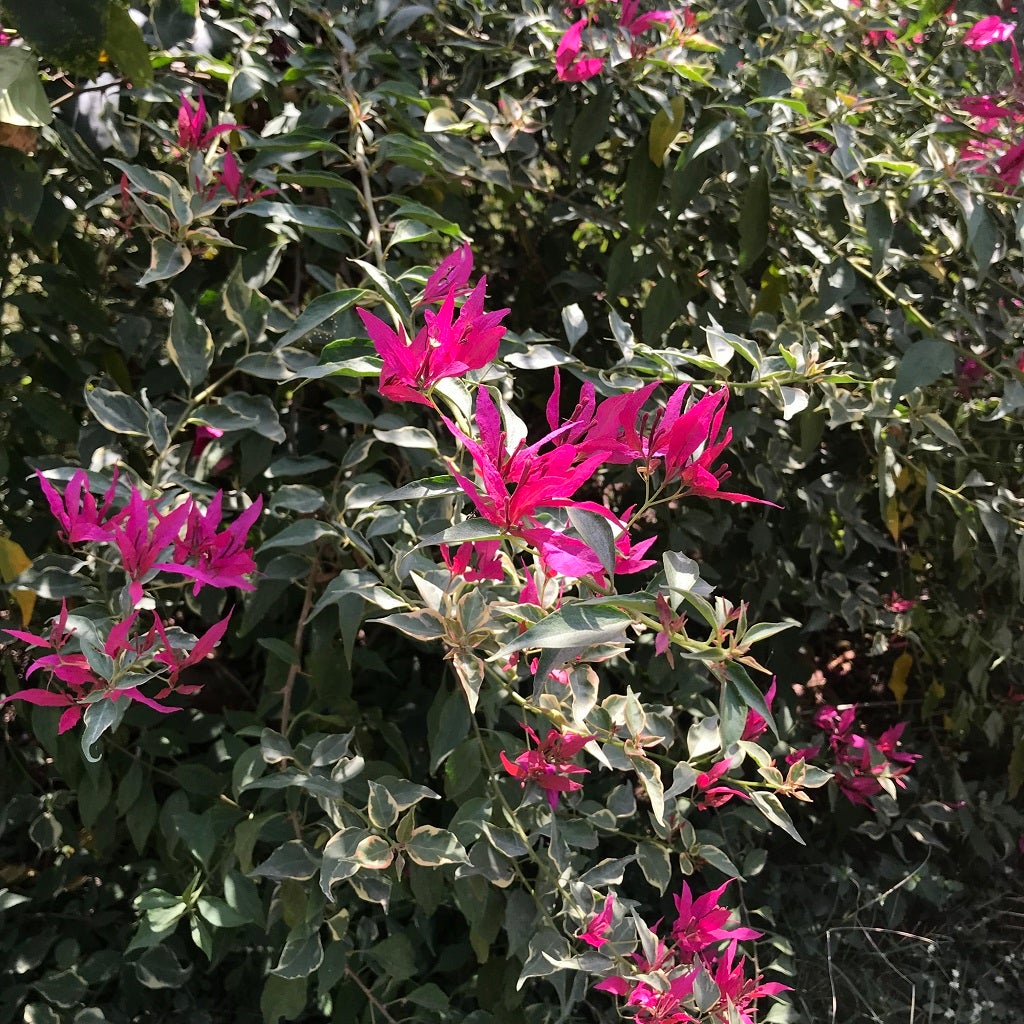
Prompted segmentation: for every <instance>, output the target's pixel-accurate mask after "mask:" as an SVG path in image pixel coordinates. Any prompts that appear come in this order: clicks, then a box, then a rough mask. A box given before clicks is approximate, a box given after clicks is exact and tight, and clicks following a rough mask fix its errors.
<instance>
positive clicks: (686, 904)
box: [672, 879, 761, 957]
mask: <svg viewBox="0 0 1024 1024" xmlns="http://www.w3.org/2000/svg"><path fill="white" fill-rule="evenodd" d="M732 881H733V879H729V881H727V882H724V883H723V884H722V885H720V886H719V887H718V888H717V889H712V890H711V892H706V893H705V894H704V895H703V896H698V897H697V899H694V898H693V893H691V892H690V887H689V886H688V885H687V884H686V882H683V889H682V892H681V893H680V894H679V895H678V896H676V897H674V899H675V904H676V920H675V923H674V924H673V925H672V938H673V939H674V940H675V943H676V945H677V947H678V948H679V952H680V953H682V954H683V956H684V957H691V956H694V955H696V954H699V953H701V952H702V951H703V950H705V949H707V948H708V947H709V946H714V945H717V944H718V943H719V942H722V941H723V940H726V939H728V940H730V941H733V942H734V941H736V940H737V939H759V938H760V937H761V933H760V932H756V931H754V929H753V928H742V927H735V928H733V927H728V924H729V918H730V917H731V916H732V911H731V910H729V909H728V907H722V906H719V904H718V900H719V897H720V896H721V895H722V893H723V892H725V890H726V889H727V888H728V887H729V885H730V884H731V883H732Z"/></svg>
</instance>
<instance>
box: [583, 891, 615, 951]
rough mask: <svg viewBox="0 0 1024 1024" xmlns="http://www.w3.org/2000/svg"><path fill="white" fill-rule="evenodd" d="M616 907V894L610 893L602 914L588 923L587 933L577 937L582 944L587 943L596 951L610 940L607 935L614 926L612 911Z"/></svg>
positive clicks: (595, 916)
mask: <svg viewBox="0 0 1024 1024" xmlns="http://www.w3.org/2000/svg"><path fill="white" fill-rule="evenodd" d="M614 906H615V894H614V893H608V895H607V896H606V897H605V901H604V907H603V908H602V909H601V911H600V913H597V914H595V915H594V916H593V917H592V918H591V919H590V920H589V921H588V922H587V928H586V931H583V932H580V934H579V935H577V936H576V938H578V939H579V940H580V941H581V942H585V943H586V944H587V945H588V946H593V947H594V949H600V948H601V947H602V946H603V945H604V944H605V943H606V942H607V941H608V940H607V939H606V938H605V935H606V934H607V933H608V930H609V929H610V928H611V926H612V910H613V909H614Z"/></svg>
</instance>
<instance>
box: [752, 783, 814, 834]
mask: <svg viewBox="0 0 1024 1024" xmlns="http://www.w3.org/2000/svg"><path fill="white" fill-rule="evenodd" d="M750 801H751V803H752V804H753V805H754V806H755V807H756V808H757V809H758V810H759V811H760V812H761V813H762V814H763V815H764V816H765V817H766V818H767V819H768V820H769V821H770V822H772V824H774V825H778V826H779V827H780V828H781V829H783V831H785V832H786V833H788V834H789V835H791V836H792V837H793V838H794V839H795V840H796V841H797V842H798V843H799V844H800V845H801V846H806V845H807V844H806V843H805V842H804V841H803V839H801V838H800V833H799V832H797V830H796V827H795V826H794V825H793V820H792V819H791V818H790V816H789V814H788V813H787V812H786V809H785V808H784V807H783V806H782V801H781V800H780V799H779V798H778V797H777V796H776V795H775V794H774V793H762V792H760V791H759V790H751V791H750Z"/></svg>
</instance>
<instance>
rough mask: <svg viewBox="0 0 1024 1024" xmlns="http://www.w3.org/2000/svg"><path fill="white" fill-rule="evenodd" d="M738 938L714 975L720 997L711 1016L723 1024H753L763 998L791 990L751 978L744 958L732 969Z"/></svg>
mask: <svg viewBox="0 0 1024 1024" xmlns="http://www.w3.org/2000/svg"><path fill="white" fill-rule="evenodd" d="M748 930H749V929H748ZM734 935H735V933H734ZM739 937H740V936H738V935H736V936H735V938H734V939H733V940H732V941H731V942H730V943H729V945H728V946H727V947H726V950H725V952H724V953H723V954H722V956H721V957H720V958H719V960H718V962H717V964H716V965H715V969H714V972H713V973H712V979H713V981H714V983H715V984H716V985H717V986H718V991H719V992H720V993H721V994H720V996H719V1000H718V1002H717V1003H716V1004H715V1005H714V1006H713V1007H711V1011H710V1012H711V1016H712V1017H714V1018H715V1019H716V1020H719V1021H722V1022H723V1024H731V1022H733V1021H735V1020H739V1021H740V1022H741V1024H754V1017H753V1013H754V1012H755V1011H756V1009H757V1005H756V1004H757V1000H758V999H760V998H761V996H776V995H778V994H779V993H780V992H788V991H790V986H789V985H782V984H780V983H779V982H777V981H768V982H765V981H762V980H761V975H760V974H758V975H757V976H755V977H753V978H748V977H747V975H746V972H745V970H744V967H745V965H746V959H745V958H744V957H740V959H739V962H738V963H737V964H736V965H735V966H733V959H734V957H735V956H736V938H739Z"/></svg>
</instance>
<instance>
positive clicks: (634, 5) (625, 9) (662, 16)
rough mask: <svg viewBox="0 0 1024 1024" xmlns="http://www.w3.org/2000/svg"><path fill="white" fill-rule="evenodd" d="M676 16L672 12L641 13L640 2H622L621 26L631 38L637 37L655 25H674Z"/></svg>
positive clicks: (624, 0) (631, 0)
mask: <svg viewBox="0 0 1024 1024" xmlns="http://www.w3.org/2000/svg"><path fill="white" fill-rule="evenodd" d="M675 20H676V16H675V15H674V14H673V13H672V12H671V11H648V12H646V13H645V14H641V13H640V0H622V7H621V13H620V14H619V25H620V26H621V27H622V28H624V29H625V30H626V31H627V32H628V33H629V34H630V35H631V36H637V35H639V34H640V33H641V32H646V31H647V29H649V28H653V27H654V26H655V25H658V24H661V25H672V24H674V23H675Z"/></svg>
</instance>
